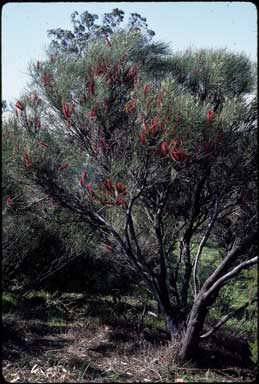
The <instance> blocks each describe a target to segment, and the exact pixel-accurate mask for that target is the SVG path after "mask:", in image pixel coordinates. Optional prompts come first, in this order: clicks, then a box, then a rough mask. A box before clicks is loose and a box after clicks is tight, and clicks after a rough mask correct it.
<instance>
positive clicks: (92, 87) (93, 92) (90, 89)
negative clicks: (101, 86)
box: [88, 80, 95, 95]
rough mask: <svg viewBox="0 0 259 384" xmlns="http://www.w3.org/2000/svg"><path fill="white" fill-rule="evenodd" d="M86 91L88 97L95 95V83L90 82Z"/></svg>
mask: <svg viewBox="0 0 259 384" xmlns="http://www.w3.org/2000/svg"><path fill="white" fill-rule="evenodd" d="M88 91H89V93H90V95H94V94H95V82H94V80H91V81H90V83H89V85H88Z"/></svg>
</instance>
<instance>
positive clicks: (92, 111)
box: [90, 105, 97, 119]
mask: <svg viewBox="0 0 259 384" xmlns="http://www.w3.org/2000/svg"><path fill="white" fill-rule="evenodd" d="M96 116H97V106H96V105H95V106H94V107H93V108H92V109H91V112H90V118H91V119H96Z"/></svg>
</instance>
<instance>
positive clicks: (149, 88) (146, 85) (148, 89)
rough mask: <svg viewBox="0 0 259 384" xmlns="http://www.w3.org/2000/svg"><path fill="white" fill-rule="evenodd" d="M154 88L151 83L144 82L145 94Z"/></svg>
mask: <svg viewBox="0 0 259 384" xmlns="http://www.w3.org/2000/svg"><path fill="white" fill-rule="evenodd" d="M151 89H152V85H151V84H144V95H147V94H148V93H149V92H150V91H151Z"/></svg>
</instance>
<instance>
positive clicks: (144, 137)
mask: <svg viewBox="0 0 259 384" xmlns="http://www.w3.org/2000/svg"><path fill="white" fill-rule="evenodd" d="M139 140H140V142H141V144H142V145H145V144H146V143H147V141H146V135H145V133H144V132H141V133H140V135H139Z"/></svg>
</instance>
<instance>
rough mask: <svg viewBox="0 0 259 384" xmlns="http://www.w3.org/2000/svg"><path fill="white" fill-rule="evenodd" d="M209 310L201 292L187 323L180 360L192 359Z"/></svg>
mask: <svg viewBox="0 0 259 384" xmlns="http://www.w3.org/2000/svg"><path fill="white" fill-rule="evenodd" d="M208 310H209V303H208V302H207V300H206V302H205V301H204V300H203V297H202V294H200V295H199V296H198V297H197V299H196V300H195V303H194V305H193V307H192V310H191V313H190V318H189V321H188V323H187V328H186V332H185V335H184V337H183V340H182V345H181V349H180V352H179V355H178V358H179V360H181V361H188V360H192V359H193V357H194V356H195V353H196V351H197V348H198V345H199V341H200V340H199V338H200V334H201V332H202V329H203V325H204V321H205V318H206V315H207V313H208Z"/></svg>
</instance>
